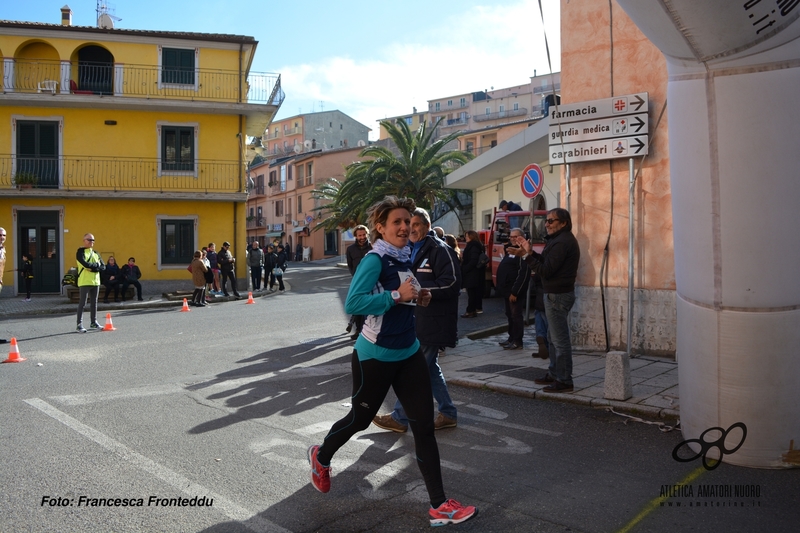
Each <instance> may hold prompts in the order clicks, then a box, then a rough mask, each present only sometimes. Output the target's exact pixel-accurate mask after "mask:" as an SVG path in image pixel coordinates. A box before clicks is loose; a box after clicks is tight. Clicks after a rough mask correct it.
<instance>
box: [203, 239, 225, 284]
mask: <svg viewBox="0 0 800 533" xmlns="http://www.w3.org/2000/svg"><path fill="white" fill-rule="evenodd" d="M206 257H207V258H208V262H209V263H211V274H212V275H213V277H214V283H213V285H212V286H211V294H222V291H220V290H219V264H218V263H217V245H216V244H214V243H213V242H210V243H208V248H207V249H206Z"/></svg>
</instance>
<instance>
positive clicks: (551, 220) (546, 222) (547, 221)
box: [544, 218, 559, 224]
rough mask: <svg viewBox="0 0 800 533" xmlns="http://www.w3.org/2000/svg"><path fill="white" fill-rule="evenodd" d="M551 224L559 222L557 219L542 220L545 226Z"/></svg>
mask: <svg viewBox="0 0 800 533" xmlns="http://www.w3.org/2000/svg"><path fill="white" fill-rule="evenodd" d="M553 222H559V220H558V219H557V218H546V219H545V220H544V223H545V224H552V223H553Z"/></svg>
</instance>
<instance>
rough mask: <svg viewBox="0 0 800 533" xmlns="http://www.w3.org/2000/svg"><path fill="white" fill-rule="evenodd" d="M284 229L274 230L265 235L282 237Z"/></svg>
mask: <svg viewBox="0 0 800 533" xmlns="http://www.w3.org/2000/svg"><path fill="white" fill-rule="evenodd" d="M281 233H283V232H282V231H273V232H272V233H267V234H266V235H264V237H280V236H281Z"/></svg>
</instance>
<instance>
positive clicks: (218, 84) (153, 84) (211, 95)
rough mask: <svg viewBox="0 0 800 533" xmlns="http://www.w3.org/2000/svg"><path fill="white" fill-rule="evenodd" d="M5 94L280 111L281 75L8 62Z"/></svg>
mask: <svg viewBox="0 0 800 533" xmlns="http://www.w3.org/2000/svg"><path fill="white" fill-rule="evenodd" d="M3 92H5V93H53V94H65V95H66V94H78V95H106V96H109V95H112V96H123V97H140V98H151V99H153V98H163V99H173V100H200V101H203V100H206V101H214V102H237V103H250V104H269V105H280V104H281V103H282V102H283V99H284V93H283V90H282V89H281V82H280V75H279V74H271V73H256V72H250V73H249V74H248V75H247V76H246V77H245V76H244V75H240V73H239V72H238V71H232V70H223V69H205V68H195V69H175V68H167V67H159V66H156V65H133V64H127V63H125V64H122V63H89V62H83V61H80V62H78V61H73V62H69V61H47V60H36V61H31V60H23V59H14V60H11V59H6V60H5V61H4V68H3Z"/></svg>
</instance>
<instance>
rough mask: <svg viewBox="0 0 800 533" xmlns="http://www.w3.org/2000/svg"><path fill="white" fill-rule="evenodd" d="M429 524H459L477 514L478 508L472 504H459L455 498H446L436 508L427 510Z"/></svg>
mask: <svg viewBox="0 0 800 533" xmlns="http://www.w3.org/2000/svg"><path fill="white" fill-rule="evenodd" d="M428 514H429V515H430V517H431V525H432V526H434V527H436V526H446V525H447V524H460V523H461V522H464V521H466V520H469V519H470V518H472V517H473V516H475V515H476V514H478V508H477V507H473V506H472V505H461V504H460V503H458V502H457V501H455V500H447V501H446V502H444V503H443V504H442V505H440V506H439V507H437V508H436V509H433V508H431V510H430V511H428Z"/></svg>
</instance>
